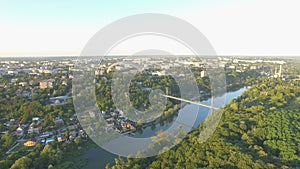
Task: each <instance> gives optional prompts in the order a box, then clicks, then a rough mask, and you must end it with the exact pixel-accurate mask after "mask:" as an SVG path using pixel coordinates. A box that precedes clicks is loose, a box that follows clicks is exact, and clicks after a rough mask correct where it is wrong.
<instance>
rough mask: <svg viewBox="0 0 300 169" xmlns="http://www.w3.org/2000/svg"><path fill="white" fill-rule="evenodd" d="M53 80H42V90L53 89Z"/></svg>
mask: <svg viewBox="0 0 300 169" xmlns="http://www.w3.org/2000/svg"><path fill="white" fill-rule="evenodd" d="M53 82H54V80H53V79H48V80H42V81H40V89H47V88H53Z"/></svg>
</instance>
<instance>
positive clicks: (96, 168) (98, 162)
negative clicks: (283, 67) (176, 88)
mask: <svg viewBox="0 0 300 169" xmlns="http://www.w3.org/2000/svg"><path fill="white" fill-rule="evenodd" d="M246 90H247V87H244V88H241V89H239V90H237V91H234V92H227V93H226V94H225V95H223V96H220V97H216V98H215V99H214V107H221V106H222V105H224V104H228V103H229V101H230V100H232V99H235V98H237V97H238V96H240V95H241V94H242V93H243V92H244V91H246ZM201 103H202V104H207V105H211V99H208V100H205V101H202V102H201ZM193 110H198V113H197V115H196V116H197V118H196V120H195V123H194V124H193V127H197V126H198V125H199V124H200V123H201V122H202V121H203V120H204V119H205V117H206V116H207V115H208V114H209V113H210V112H211V110H210V108H206V107H199V106H197V105H193V104H187V105H186V106H184V108H182V109H181V110H179V116H180V117H181V122H183V123H185V121H186V122H188V121H191V119H190V116H186V115H185V116H181V114H180V113H181V112H182V111H184V112H189V111H193ZM182 114H183V113H182ZM177 118H178V117H177ZM171 125H172V122H169V123H168V122H165V123H163V124H156V125H155V126H152V127H151V126H148V127H146V128H144V129H143V133H136V135H135V136H134V137H150V136H153V135H155V133H156V132H157V131H159V130H166V129H168V128H169V127H170V126H171ZM116 157H117V156H116V155H114V154H112V153H110V152H107V151H106V150H104V149H102V148H101V147H99V148H93V149H90V150H88V151H86V152H85V153H84V154H83V155H81V156H80V157H78V158H79V159H88V163H87V166H85V167H84V168H87V169H100V168H105V165H106V164H107V163H110V164H111V165H112V164H114V159H115V158H116Z"/></svg>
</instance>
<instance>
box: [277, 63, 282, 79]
mask: <svg viewBox="0 0 300 169" xmlns="http://www.w3.org/2000/svg"><path fill="white" fill-rule="evenodd" d="M278 75H279V78H281V77H282V76H281V75H282V65H280V67H279V74H278Z"/></svg>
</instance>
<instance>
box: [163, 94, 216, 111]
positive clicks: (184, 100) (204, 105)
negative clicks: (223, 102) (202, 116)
mask: <svg viewBox="0 0 300 169" xmlns="http://www.w3.org/2000/svg"><path fill="white" fill-rule="evenodd" d="M162 96H163V97H166V98H170V99H174V100H179V101H183V102H186V103H191V104H195V105H198V106H203V107H207V108H210V109H213V110H217V109H218V108H216V107H213V106H210V105H206V104H202V103H199V102H194V101H190V100H186V99H182V98H178V97H174V96H169V95H165V94H163V95H162ZM212 103H213V98H212Z"/></svg>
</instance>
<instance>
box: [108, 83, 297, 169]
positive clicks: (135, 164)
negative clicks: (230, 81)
mask: <svg viewBox="0 0 300 169" xmlns="http://www.w3.org/2000/svg"><path fill="white" fill-rule="evenodd" d="M256 83H257V84H256V85H254V86H252V87H251V89H250V90H247V91H246V92H244V93H243V94H242V96H240V97H239V98H237V99H236V100H232V101H231V102H230V104H228V105H226V106H225V107H224V113H223V116H222V119H221V121H220V123H219V125H218V127H217V129H216V131H215V132H214V133H213V134H212V135H211V136H210V138H209V139H208V140H207V141H206V142H203V143H201V142H199V135H200V134H201V131H202V127H203V124H201V125H200V126H199V127H198V129H196V130H194V131H192V132H191V133H189V135H188V136H187V137H186V138H185V139H184V140H183V141H182V142H181V143H180V144H179V145H177V146H175V147H174V148H173V149H171V150H170V151H168V152H165V153H163V154H160V155H158V156H154V157H149V158H143V159H131V158H128V159H126V160H124V159H123V158H117V159H115V165H114V166H110V165H107V166H106V168H112V169H121V168H134V169H139V168H153V169H154V168H178V169H181V168H189V169H192V168H195V169H196V168H212V169H213V168H245V169H247V168H249V169H252V168H257V169H259V168H268V169H272V168H297V167H299V166H300V134H299V133H300V124H299V120H300V109H299V108H300V88H299V86H297V85H295V83H293V82H284V81H280V80H278V79H267V78H262V79H259V80H257V82H256Z"/></svg>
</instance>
